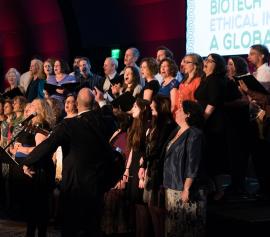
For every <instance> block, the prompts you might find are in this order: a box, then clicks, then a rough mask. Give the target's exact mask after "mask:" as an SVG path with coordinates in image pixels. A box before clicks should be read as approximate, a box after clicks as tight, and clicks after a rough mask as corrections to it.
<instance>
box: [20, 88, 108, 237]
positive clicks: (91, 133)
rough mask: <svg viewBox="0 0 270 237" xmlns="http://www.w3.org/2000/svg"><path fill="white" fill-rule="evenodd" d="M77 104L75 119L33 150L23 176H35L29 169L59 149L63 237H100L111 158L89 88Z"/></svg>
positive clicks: (84, 89)
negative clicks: (101, 216) (61, 152)
mask: <svg viewBox="0 0 270 237" xmlns="http://www.w3.org/2000/svg"><path fill="white" fill-rule="evenodd" d="M77 104H78V112H79V113H78V116H77V117H75V118H71V119H65V120H64V121H63V122H62V123H60V124H59V125H58V126H57V127H56V128H55V129H54V131H53V132H52V134H51V135H50V136H49V138H48V139H47V140H45V141H44V142H42V143H41V144H40V145H39V146H37V147H36V148H35V149H34V150H33V152H32V153H31V154H30V155H29V157H28V159H27V160H26V162H25V163H24V166H23V169H24V173H25V174H26V175H28V176H30V177H31V176H33V175H35V174H34V173H33V171H31V169H30V168H29V167H32V166H35V165H42V163H44V162H43V161H44V160H45V159H49V157H52V154H53V153H54V152H55V150H56V149H57V147H58V146H61V147H62V149H63V171H62V190H61V191H62V200H61V201H62V203H61V204H63V209H62V210H63V226H62V236H63V237H71V236H72V237H74V236H85V237H86V236H91V237H93V236H94V237H95V236H100V235H99V234H100V230H99V220H100V218H99V217H100V213H101V204H102V200H103V194H104V192H105V191H106V190H105V189H106V187H107V185H108V183H109V181H110V180H109V179H110V167H111V165H112V162H113V161H112V157H113V156H112V153H111V150H110V149H109V145H108V142H107V141H108V139H107V134H106V131H105V130H106V125H105V123H104V119H103V117H104V116H103V114H102V110H101V109H99V110H93V107H94V106H95V96H94V94H93V92H92V91H91V90H90V89H88V88H83V89H81V90H80V92H79V94H78V97H77Z"/></svg>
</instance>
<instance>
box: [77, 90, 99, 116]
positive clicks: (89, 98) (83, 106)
mask: <svg viewBox="0 0 270 237" xmlns="http://www.w3.org/2000/svg"><path fill="white" fill-rule="evenodd" d="M94 101H95V97H94V95H93V93H92V92H91V90H90V89H89V88H82V89H81V90H80V91H79V93H78V96H77V106H78V112H79V113H80V112H82V111H85V110H89V109H92V106H93V104H94Z"/></svg>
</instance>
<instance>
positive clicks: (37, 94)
mask: <svg viewBox="0 0 270 237" xmlns="http://www.w3.org/2000/svg"><path fill="white" fill-rule="evenodd" d="M30 73H31V81H30V84H29V85H28V87H27V90H26V93H25V95H26V98H27V100H28V102H32V101H33V100H34V99H36V98H41V99H43V98H44V93H43V89H44V84H45V80H44V78H45V75H44V73H43V62H42V61H41V60H39V59H33V60H32V61H31V64H30Z"/></svg>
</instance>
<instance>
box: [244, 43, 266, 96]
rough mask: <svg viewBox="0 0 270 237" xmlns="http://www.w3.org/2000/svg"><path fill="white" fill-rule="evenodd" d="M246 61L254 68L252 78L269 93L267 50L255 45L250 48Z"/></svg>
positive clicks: (264, 47)
mask: <svg viewBox="0 0 270 237" xmlns="http://www.w3.org/2000/svg"><path fill="white" fill-rule="evenodd" d="M248 61H249V62H250V63H251V64H253V65H254V66H255V67H256V71H255V72H254V73H253V75H254V77H255V78H256V79H257V80H258V81H259V82H260V83H261V84H262V85H263V86H264V88H265V89H266V90H267V91H269V92H270V67H269V65H268V63H269V50H268V48H267V47H266V46H264V45H261V44H255V45H252V46H251V47H250V51H249V54H248Z"/></svg>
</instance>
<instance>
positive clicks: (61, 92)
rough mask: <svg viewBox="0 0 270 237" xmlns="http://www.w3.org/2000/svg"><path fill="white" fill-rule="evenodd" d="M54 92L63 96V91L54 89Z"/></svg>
mask: <svg viewBox="0 0 270 237" xmlns="http://www.w3.org/2000/svg"><path fill="white" fill-rule="evenodd" d="M55 91H56V92H57V93H58V94H61V95H63V94H64V91H65V89H56V90H55Z"/></svg>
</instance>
